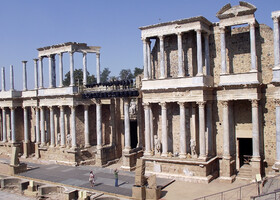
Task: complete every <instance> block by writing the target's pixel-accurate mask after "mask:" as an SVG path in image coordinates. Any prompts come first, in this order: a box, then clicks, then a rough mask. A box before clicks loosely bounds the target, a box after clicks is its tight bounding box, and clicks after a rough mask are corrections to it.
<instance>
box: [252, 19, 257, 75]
mask: <svg viewBox="0 0 280 200" xmlns="http://www.w3.org/2000/svg"><path fill="white" fill-rule="evenodd" d="M250 49H251V71H253V72H256V71H257V63H256V58H257V57H256V34H255V23H252V24H250Z"/></svg>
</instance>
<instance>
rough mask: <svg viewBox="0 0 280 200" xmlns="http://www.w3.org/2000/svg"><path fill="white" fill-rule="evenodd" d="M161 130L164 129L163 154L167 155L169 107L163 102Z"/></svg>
mask: <svg viewBox="0 0 280 200" xmlns="http://www.w3.org/2000/svg"><path fill="white" fill-rule="evenodd" d="M160 105H161V120H162V123H161V127H162V128H161V131H162V154H161V156H167V151H168V143H167V109H166V103H165V102H164V103H161V104H160Z"/></svg>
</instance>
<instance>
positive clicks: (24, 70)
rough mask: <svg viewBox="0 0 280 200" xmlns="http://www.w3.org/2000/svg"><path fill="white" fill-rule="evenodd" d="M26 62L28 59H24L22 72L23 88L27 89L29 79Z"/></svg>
mask: <svg viewBox="0 0 280 200" xmlns="http://www.w3.org/2000/svg"><path fill="white" fill-rule="evenodd" d="M26 63H27V61H22V72H23V78H22V86H23V88H22V90H23V91H26V90H27V80H26Z"/></svg>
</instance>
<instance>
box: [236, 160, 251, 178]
mask: <svg viewBox="0 0 280 200" xmlns="http://www.w3.org/2000/svg"><path fill="white" fill-rule="evenodd" d="M237 176H238V178H241V179H250V180H251V179H252V167H251V165H248V164H245V165H243V166H242V167H240V169H239V172H238V174H237Z"/></svg>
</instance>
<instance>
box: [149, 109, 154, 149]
mask: <svg viewBox="0 0 280 200" xmlns="http://www.w3.org/2000/svg"><path fill="white" fill-rule="evenodd" d="M149 115H150V116H149V119H150V138H151V139H150V142H151V150H155V144H154V124H153V121H154V120H153V111H152V106H151V105H150V106H149Z"/></svg>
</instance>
